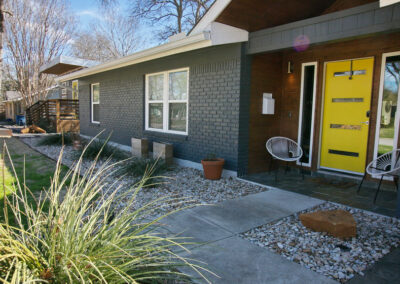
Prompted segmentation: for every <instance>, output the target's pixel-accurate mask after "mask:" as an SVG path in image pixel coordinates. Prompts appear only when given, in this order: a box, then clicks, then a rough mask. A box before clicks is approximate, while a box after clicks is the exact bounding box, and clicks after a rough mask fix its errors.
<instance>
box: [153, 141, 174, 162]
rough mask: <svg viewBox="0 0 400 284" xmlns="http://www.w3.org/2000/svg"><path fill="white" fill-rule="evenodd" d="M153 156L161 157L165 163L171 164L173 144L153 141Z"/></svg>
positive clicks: (155, 157)
mask: <svg viewBox="0 0 400 284" xmlns="http://www.w3.org/2000/svg"><path fill="white" fill-rule="evenodd" d="M153 158H154V159H163V160H165V163H166V164H167V165H172V163H173V159H174V151H173V145H172V144H168V143H158V142H153Z"/></svg>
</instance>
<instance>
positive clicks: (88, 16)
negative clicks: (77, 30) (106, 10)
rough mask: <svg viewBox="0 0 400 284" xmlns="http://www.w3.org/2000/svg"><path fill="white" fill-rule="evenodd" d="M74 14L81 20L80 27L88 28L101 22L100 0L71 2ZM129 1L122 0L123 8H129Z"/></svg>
mask: <svg viewBox="0 0 400 284" xmlns="http://www.w3.org/2000/svg"><path fill="white" fill-rule="evenodd" d="M69 1H70V4H71V9H72V12H73V13H74V14H75V15H76V16H77V18H78V20H79V26H81V27H87V26H88V25H89V23H90V22H92V23H93V22H96V21H101V20H102V16H101V9H100V4H99V2H100V1H99V0H69ZM128 1H129V0H120V1H118V3H119V4H120V5H121V8H124V7H125V8H127V7H128V5H127V3H128Z"/></svg>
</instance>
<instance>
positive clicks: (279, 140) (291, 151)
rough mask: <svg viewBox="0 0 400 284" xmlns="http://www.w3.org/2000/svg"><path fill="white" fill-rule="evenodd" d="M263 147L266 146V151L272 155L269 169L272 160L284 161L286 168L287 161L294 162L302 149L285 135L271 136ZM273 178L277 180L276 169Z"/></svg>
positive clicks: (299, 156)
mask: <svg viewBox="0 0 400 284" xmlns="http://www.w3.org/2000/svg"><path fill="white" fill-rule="evenodd" d="M265 147H266V148H267V151H268V153H269V154H270V155H271V156H272V159H271V163H270V170H271V167H272V163H273V161H274V160H280V161H285V162H286V170H287V167H288V163H289V162H296V161H298V160H300V159H301V157H302V156H303V150H302V149H301V147H300V146H299V144H297V143H296V142H295V141H293V140H292V139H289V138H287V137H281V136H276V137H272V138H270V139H268V141H267V143H266V144H265ZM285 172H286V171H285ZM302 174H303V171H302ZM303 178H304V175H303ZM275 180H277V171H276V172H275Z"/></svg>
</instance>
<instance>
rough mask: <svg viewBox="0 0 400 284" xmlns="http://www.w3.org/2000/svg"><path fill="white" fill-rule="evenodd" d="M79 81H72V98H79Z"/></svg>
mask: <svg viewBox="0 0 400 284" xmlns="http://www.w3.org/2000/svg"><path fill="white" fill-rule="evenodd" d="M78 92H79V89H78V81H73V82H72V99H73V100H77V99H78Z"/></svg>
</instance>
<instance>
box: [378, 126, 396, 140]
mask: <svg viewBox="0 0 400 284" xmlns="http://www.w3.org/2000/svg"><path fill="white" fill-rule="evenodd" d="M379 137H380V138H393V137H394V126H393V125H391V126H390V127H381V129H380V130H379Z"/></svg>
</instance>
